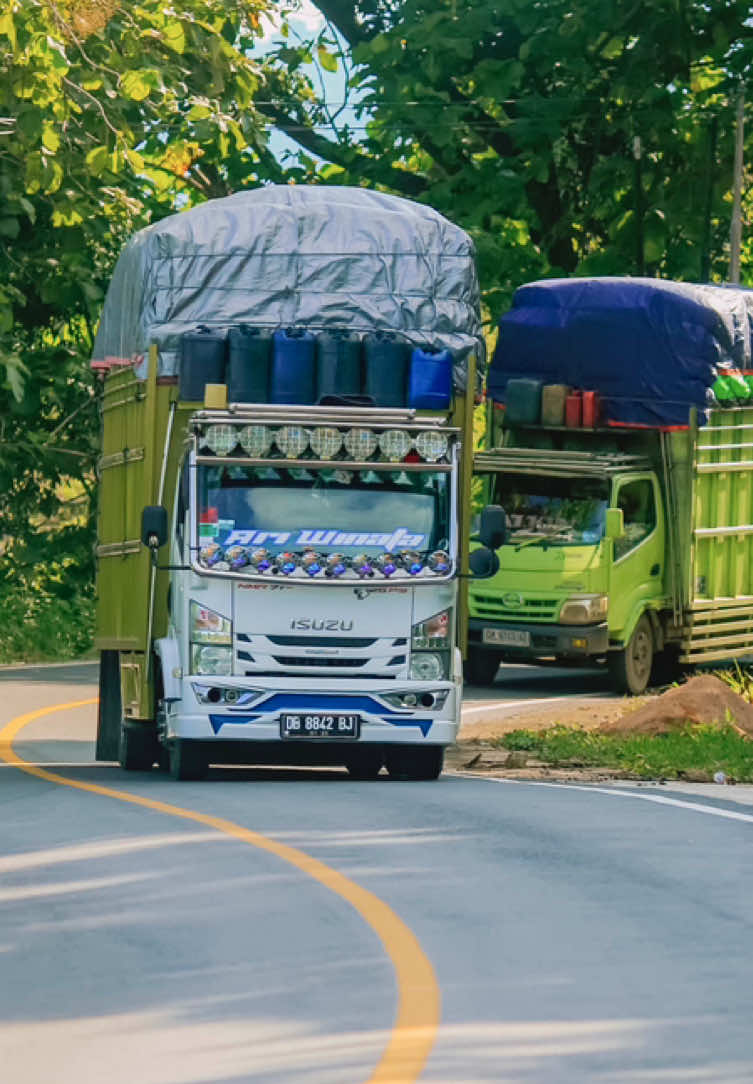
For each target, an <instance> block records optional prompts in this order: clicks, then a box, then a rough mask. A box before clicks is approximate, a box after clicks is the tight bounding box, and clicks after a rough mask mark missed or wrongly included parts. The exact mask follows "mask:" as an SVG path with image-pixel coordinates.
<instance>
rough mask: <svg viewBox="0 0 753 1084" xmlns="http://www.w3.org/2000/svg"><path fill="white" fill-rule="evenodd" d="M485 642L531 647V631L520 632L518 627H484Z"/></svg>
mask: <svg viewBox="0 0 753 1084" xmlns="http://www.w3.org/2000/svg"><path fill="white" fill-rule="evenodd" d="M483 638H484V643H485V644H502V645H504V646H507V647H530V646H531V634H530V632H519V631H518V630H517V629H484V633H483Z"/></svg>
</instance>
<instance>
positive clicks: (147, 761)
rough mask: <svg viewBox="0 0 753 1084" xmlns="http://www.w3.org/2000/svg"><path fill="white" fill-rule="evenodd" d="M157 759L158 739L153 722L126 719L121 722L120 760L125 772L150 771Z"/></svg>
mask: <svg viewBox="0 0 753 1084" xmlns="http://www.w3.org/2000/svg"><path fill="white" fill-rule="evenodd" d="M156 759H157V739H156V734H155V732H154V725H153V724H152V723H142V722H137V721H136V720H134V719H124V720H123V721H122V723H121V724H120V747H119V750H118V761H119V762H120V767H121V768H122V769H123V771H125V772H150V771H151V770H152V765H153V764H154V762H155V760H156Z"/></svg>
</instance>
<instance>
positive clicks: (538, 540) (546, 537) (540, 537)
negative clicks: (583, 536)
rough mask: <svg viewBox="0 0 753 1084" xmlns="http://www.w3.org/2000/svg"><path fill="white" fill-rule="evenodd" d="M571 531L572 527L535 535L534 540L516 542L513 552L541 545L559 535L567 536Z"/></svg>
mask: <svg viewBox="0 0 753 1084" xmlns="http://www.w3.org/2000/svg"><path fill="white" fill-rule="evenodd" d="M572 530H573V528H572V527H558V528H557V530H556V531H549V533H548V534H544V535H536V537H535V538H527V539H526V541H525V542H518V544H517V546H516V547H515V552H516V553H517V552H518V550H522V549H525V548H526V546H539V545H543V543H544V542H548V541H549V540H550V539H551V538H557V537H558V536H559V535H562V534H567V533H568V532H569V531H572Z"/></svg>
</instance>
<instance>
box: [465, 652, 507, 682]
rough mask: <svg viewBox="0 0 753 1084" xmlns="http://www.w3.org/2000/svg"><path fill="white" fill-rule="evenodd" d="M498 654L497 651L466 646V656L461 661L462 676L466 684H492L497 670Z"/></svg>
mask: <svg viewBox="0 0 753 1084" xmlns="http://www.w3.org/2000/svg"><path fill="white" fill-rule="evenodd" d="M499 661H500V656H499V653H498V652H497V651H484V650H483V649H479V650H475V649H474V648H470V647H469V648H468V658H467V659H466V660H465V662H464V663H463V678H464V680H465V682H466V684H468V685H493V684H494V679H495V677H496V676H497V671H498V670H499Z"/></svg>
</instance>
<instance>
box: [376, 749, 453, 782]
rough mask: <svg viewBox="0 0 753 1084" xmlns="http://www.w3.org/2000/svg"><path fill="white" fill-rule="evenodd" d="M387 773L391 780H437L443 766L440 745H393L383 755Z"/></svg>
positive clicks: (442, 750) (442, 751)
mask: <svg viewBox="0 0 753 1084" xmlns="http://www.w3.org/2000/svg"><path fill="white" fill-rule="evenodd" d="M385 762H386V764H387V771H388V772H389V773H390V776H391V777H392V778H393V779H407V780H413V781H418V780H424V779H426V780H429V779H438V778H439V776H440V775H441V772H442V765H443V764H444V747H443V746H441V745H393V746H391V747H390V748H388V749H387V752H386V754H385Z"/></svg>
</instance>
